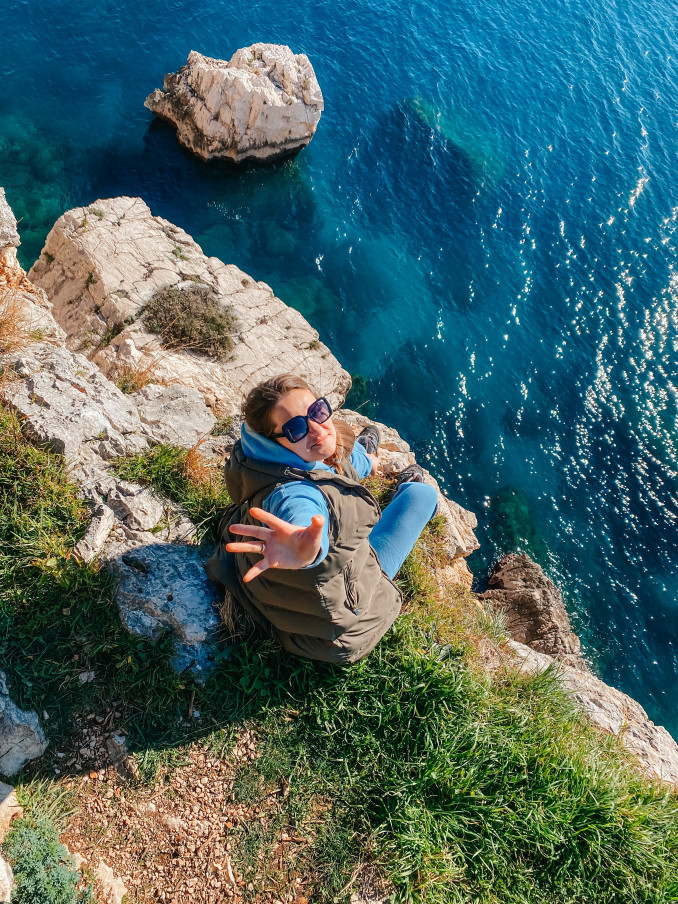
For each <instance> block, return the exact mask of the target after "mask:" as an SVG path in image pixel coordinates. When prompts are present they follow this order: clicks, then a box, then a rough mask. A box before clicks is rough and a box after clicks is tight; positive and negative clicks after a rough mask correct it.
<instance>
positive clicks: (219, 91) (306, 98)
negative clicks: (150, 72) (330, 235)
mask: <svg viewBox="0 0 678 904" xmlns="http://www.w3.org/2000/svg"><path fill="white" fill-rule="evenodd" d="M145 106H147V107H148V109H149V110H151V112H152V113H155V114H156V116H160V117H161V118H162V119H165V120H167V121H168V122H170V123H172V125H174V126H175V127H176V130H177V138H178V139H179V142H180V144H182V145H183V146H184V147H185V148H188V149H189V150H190V151H193V153H194V154H197V156H198V157H200V158H201V159H202V160H231V161H233V162H234V163H241V162H242V161H245V160H257V161H269V160H273V159H276V158H279V157H286V156H289V155H290V154H296V153H297V151H299V150H300V149H301V148H303V147H305V146H306V145H307V144H308V143H309V141H310V140H311V138H313V135H314V133H315V130H316V128H317V126H318V122H319V121H320V116H321V114H322V111H323V96H322V92H321V91H320V85H319V84H318V80H317V78H316V76H315V72H314V71H313V66H311V64H310V62H309V60H308V57H307V56H305V55H304V54H296V55H295V54H294V53H292V51H291V50H290V48H289V47H285V46H281V45H280V44H253V45H252V46H251V47H244V48H243V49H241V50H238V51H237V52H236V53H234V54H233V56H232V57H231V59H230V60H229V61H228V62H226V61H225V60H214V59H211V58H210V57H206V56H203V55H202V54H201V53H197V52H196V51H195V50H192V51H191V52H190V54H189V55H188V60H187V62H186V65H185V66H182V67H181V69H179V71H178V72H172V73H169V74H168V75H166V76H165V80H164V86H163V90H162V91H161V90H160V89H156V90H155V91H154V92H153V93H152V94H149V96H148V97H147V98H146V101H145Z"/></svg>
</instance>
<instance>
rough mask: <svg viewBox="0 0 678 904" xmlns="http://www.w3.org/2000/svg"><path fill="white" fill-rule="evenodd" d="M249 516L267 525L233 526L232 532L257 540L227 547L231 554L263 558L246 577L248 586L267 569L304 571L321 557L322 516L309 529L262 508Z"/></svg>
mask: <svg viewBox="0 0 678 904" xmlns="http://www.w3.org/2000/svg"><path fill="white" fill-rule="evenodd" d="M250 515H252V517H253V518H256V519H257V520H258V521H262V522H263V523H264V524H265V525H267V526H266V527H259V525H257V524H254V525H250V524H232V525H231V527H230V531H231V533H233V534H242V535H243V536H245V537H252V538H254V539H252V540H244V541H242V542H235V543H227V544H226V549H227V550H228V551H229V552H250V553H259V554H260V555H262V556H263V558H262V559H261V561H260V562H257V563H256V564H254V565H253V566H252V567H251V568H250V570H249V571H248V572H247V574H246V575H245V577H244V578H243V581H245V583H247V582H248V581H251V580H253V579H254V578H256V577H257V575H260V574H261V573H262V571H266V569H267V568H290V569H297V568H304V567H305V566H306V565H310V564H311V563H312V562H314V561H315V560H316V558H317V557H318V553H319V552H320V546H321V542H322V535H323V526H324V524H325V519H324V518H323V516H322V515H314V516H313V517H312V518H311V523H310V524H309V526H308V527H298V526H297V525H296V524H290V522H289V521H283V520H282V518H276V516H275V515H271V514H270V513H269V512H265V511H264V510H263V509H260V508H251V509H250ZM262 543H263V544H264V549H263V551H262Z"/></svg>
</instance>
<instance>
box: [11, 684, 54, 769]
mask: <svg viewBox="0 0 678 904" xmlns="http://www.w3.org/2000/svg"><path fill="white" fill-rule="evenodd" d="M46 749H47V739H46V738H45V735H44V733H43V731H42V728H41V727H40V722H39V720H38V715H37V713H35V712H26V711H25V710H22V709H19V707H18V706H17V705H16V704H15V703H14V702H13V701H12V700H11V699H10V696H9V692H8V690H7V684H6V681H5V675H4V673H3V672H0V773H2V775H6V776H12V775H16V773H17V772H18V771H19V770H20V769H21V768H23V766H25V765H26V763H28V762H29V761H30V760H34V759H36V758H37V757H39V756H42V754H43V753H44V752H45V750H46Z"/></svg>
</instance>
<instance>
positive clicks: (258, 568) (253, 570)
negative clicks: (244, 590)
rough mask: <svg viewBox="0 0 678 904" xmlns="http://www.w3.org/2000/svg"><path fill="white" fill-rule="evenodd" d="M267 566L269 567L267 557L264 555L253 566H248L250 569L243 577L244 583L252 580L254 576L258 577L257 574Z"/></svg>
mask: <svg viewBox="0 0 678 904" xmlns="http://www.w3.org/2000/svg"><path fill="white" fill-rule="evenodd" d="M268 567H269V565H268V559H267V558H266V557H264V558H263V559H262V560H261V562H257V563H256V565H253V566H252V567H251V568H250V570H249V571H248V572H247V574H246V575H245V577H244V578H243V581H244V582H245V583H246V584H249V582H250V581H253V580H254V578H256V577H258V576H259V575H260V574H261V572H262V571H266V569H267V568H268Z"/></svg>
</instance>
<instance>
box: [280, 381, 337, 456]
mask: <svg viewBox="0 0 678 904" xmlns="http://www.w3.org/2000/svg"><path fill="white" fill-rule="evenodd" d="M313 402H315V396H314V395H313V393H312V392H309V391H308V389H293V390H292V391H291V392H288V393H287V395H286V396H283V398H282V399H281V400H280V401H279V402H278V404H277V405H276V406H275V408H274V409H273V432H274V433H280V432H281V431H282V425H283V424H285V423H286V422H287V421H289V420H290V418H293V417H296V416H297V415H299V414H302V415H305V414H306V412H307V411H308V408H309V405H312V404H313ZM276 442H278V443H280V445H281V446H284V447H285V448H286V449H290V450H291V451H292V452H295V453H296V454H297V455H298V456H299V458H303V460H304V461H309V462H310V461H324V459H326V458H329V457H330V455H334V453H335V451H336V448H337V432H336V430H335V429H334V424H333V423H332V418H329V420H327V421H325V423H324V424H316V422H315V421H312V420H311V419H310V418H309V421H308V433H307V434H306V436H305V437H304V438H303V439H300V440H299V442H298V443H291V442H290V441H289V440H288V439H287V437H285V436H282V437H280V439H277V440H276Z"/></svg>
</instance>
